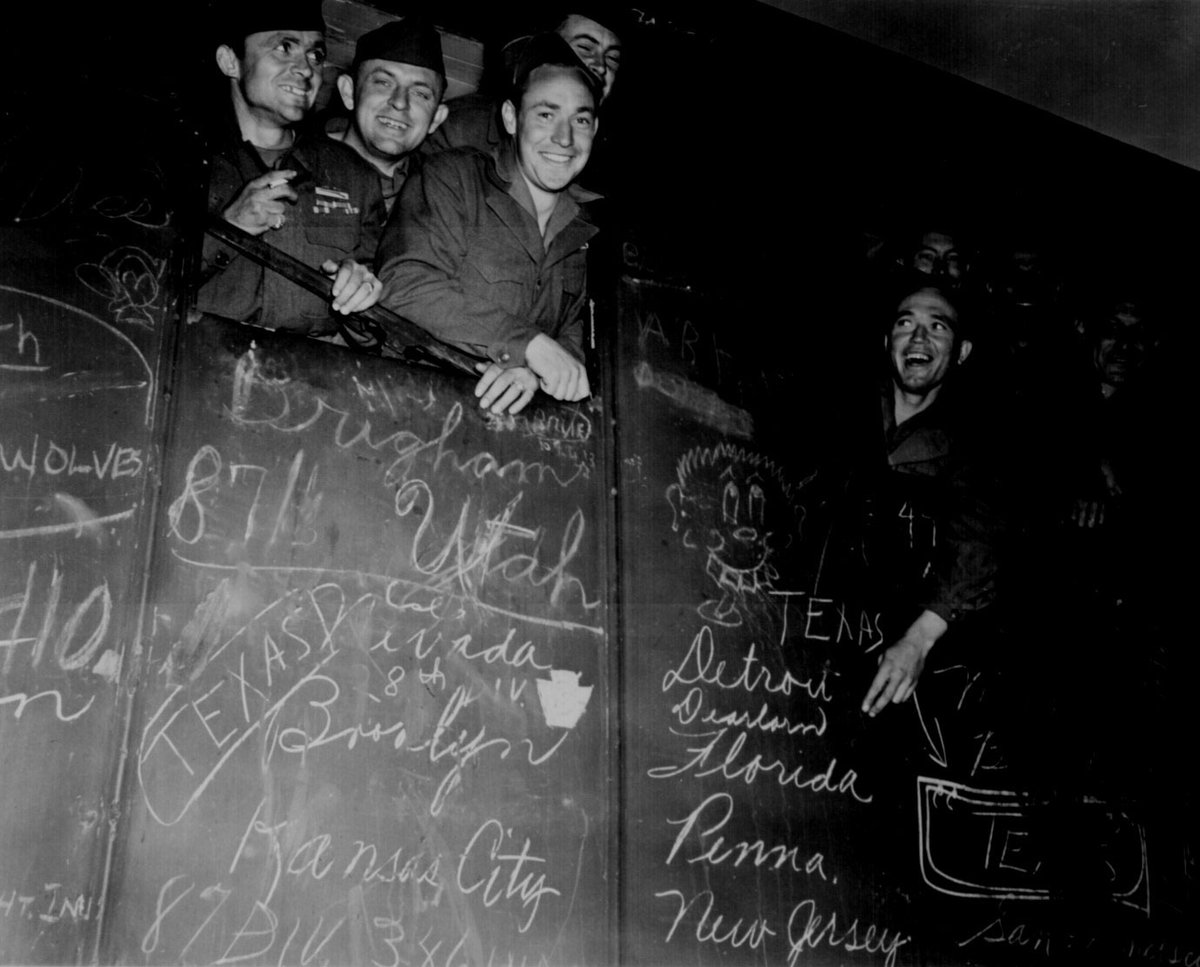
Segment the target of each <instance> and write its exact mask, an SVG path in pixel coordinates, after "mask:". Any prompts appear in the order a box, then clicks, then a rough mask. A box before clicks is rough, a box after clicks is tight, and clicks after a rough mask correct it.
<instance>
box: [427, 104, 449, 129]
mask: <svg viewBox="0 0 1200 967" xmlns="http://www.w3.org/2000/svg"><path fill="white" fill-rule="evenodd" d="M449 116H450V108H449V107H447V106H446V105H445V104H439V105H438V106H437V110H436V111H434V112H433V121H431V122H430V124H429V131H428V132H427V135H428V134H433V132H434V131H436V130H437V129H438V128H440V127H441V126H442V122H443V121H445V120H446V118H447V117H449Z"/></svg>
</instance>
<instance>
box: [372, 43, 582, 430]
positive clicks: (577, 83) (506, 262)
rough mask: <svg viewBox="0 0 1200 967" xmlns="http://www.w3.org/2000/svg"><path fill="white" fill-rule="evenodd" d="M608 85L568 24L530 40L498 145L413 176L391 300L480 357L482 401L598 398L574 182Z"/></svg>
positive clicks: (390, 250)
mask: <svg viewBox="0 0 1200 967" xmlns="http://www.w3.org/2000/svg"><path fill="white" fill-rule="evenodd" d="M599 102H600V83H599V79H598V78H597V76H596V75H595V74H594V73H593V72H592V71H590V70H589V69H588V68H587V67H586V66H585V65H584V64H583V62H582V61H580V60H579V58H578V57H577V56H576V54H575V52H574V51H573V50H572V49H571V47H570V46H569V45H568V44H567V43H566V41H564V40H563V39H562V38H561V37H560V36H559V35H558V34H553V33H551V34H543V35H539V36H538V37H535V38H534V39H532V40H531V41H530V42H529V44H528V45H527V46H526V48H525V50H524V53H523V55H522V58H521V61H520V62H519V64H518V66H517V68H516V71H515V72H514V81H513V86H512V90H511V91H510V94H509V97H508V98H507V99H506V100H505V102H504V103H503V105H502V118H503V123H504V129H505V132H506V133H507V139H506V142H505V144H504V145H502V146H501V147H500V148H498V149H497V150H496V151H494V152H493V153H491V154H485V153H483V152H481V151H478V150H476V149H474V148H461V149H455V150H451V151H447V152H444V153H442V154H440V155H436V156H435V157H433V158H431V159H430V160H429V161H427V162H426V163H425V164H424V165H423V166H422V167H421V170H420V172H419V173H417V174H416V175H414V176H412V177H410V178H409V180H408V182H407V183H406V184H405V186H404V190H403V192H402V193H401V195H400V201H399V202H398V204H397V205H396V208H395V210H394V211H393V212H392V216H391V219H390V220H389V222H388V227H387V231H386V232H385V234H384V237H383V241H382V242H381V243H380V248H379V259H378V262H379V266H380V270H379V276H380V278H381V279H382V280H383V282H384V295H383V304H384V305H386V306H387V307H388V308H389V309H392V310H394V311H395V312H398V313H399V314H400V315H402V316H405V317H406V318H408V319H411V320H412V321H413V322H415V323H417V324H418V325H419V326H422V327H423V328H425V329H427V330H428V331H430V332H431V333H433V334H434V335H435V336H437V337H438V338H439V339H441V340H443V341H445V342H448V343H452V344H454V345H456V346H458V347H459V348H461V349H463V350H465V351H466V352H468V353H470V354H472V355H474V356H475V357H476V358H477V359H478V360H479V364H478V369H479V372H480V373H482V377H481V379H480V380H479V383H478V384H477V386H476V387H475V395H476V396H478V397H480V405H481V406H483V407H485V408H488V409H490V410H491V411H492V412H494V413H504V412H508V413H516V412H518V411H519V410H521V409H522V408H523V407H524V406H525V405H526V404H527V403H528V402H529V400H530V399H531V398H532V397H533V394H534V393H535V392H536V391H537V389H538V388H539V387H540V388H541V389H542V391H543V392H545V393H546V394H548V395H549V396H552V397H554V398H555V399H560V400H580V399H583V398H584V397H585V396H587V395H589V392H590V389H589V385H588V376H587V370H586V369H585V368H584V364H583V340H582V334H583V311H584V307H585V303H586V299H587V294H586V273H587V270H586V265H587V256H586V249H587V246H588V242H589V241H590V240H591V238H592V237H593V236H594V235H595V234H596V228H595V226H594V225H593V224H592V222H591V221H590V220H589V219H588V217H587V215H586V214H585V209H584V205H585V204H586V203H587V202H588V201H591V200H593V199H595V198H596V197H597V196H596V195H593V194H591V193H590V192H585V191H583V190H582V189H581V188H579V187H578V186H577V185H575V184H574V182H575V179H576V178H577V177H578V175H579V173H580V172H581V171H582V170H583V168H584V165H586V164H587V160H588V156H589V155H590V154H591V148H592V139H593V137H594V135H595V132H596V128H597V123H598V122H597V118H596V106H597V105H598V104H599Z"/></svg>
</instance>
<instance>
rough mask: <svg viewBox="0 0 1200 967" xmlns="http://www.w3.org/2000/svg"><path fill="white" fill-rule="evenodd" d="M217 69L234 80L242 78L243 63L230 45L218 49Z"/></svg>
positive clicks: (223, 45)
mask: <svg viewBox="0 0 1200 967" xmlns="http://www.w3.org/2000/svg"><path fill="white" fill-rule="evenodd" d="M217 68H218V70H220V71H221V73H222V74H224V75H225V76H226V77H232V78H233V79H234V80H237V79H238V78H240V77H241V76H242V61H241V59H240V58H239V57H238V55H237V54H235V53H234V52H233V48H232V47H230V46H229V45H228V44H222V45H221V46H220V47H218V48H217Z"/></svg>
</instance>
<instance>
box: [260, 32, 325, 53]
mask: <svg viewBox="0 0 1200 967" xmlns="http://www.w3.org/2000/svg"><path fill="white" fill-rule="evenodd" d="M285 40H288V41H291V42H292V43H293V44H299V45H300V46H301V47H304V40H303V39H302V38H301V37H299V36H298V35H297V34H294V33H292V32H290V31H287V30H280V31H278V32H277V33H273V34H271V35H270V36H269V37H267V44H268V45H269V46H271V47H274V46H275V45H276V44H278V43H281V42H282V41H285ZM324 49H325V39H324V38H323V37H322V38H321V39H320V40H314V41H313V42H312V44H311V45H310V46H308V47H305V50H324Z"/></svg>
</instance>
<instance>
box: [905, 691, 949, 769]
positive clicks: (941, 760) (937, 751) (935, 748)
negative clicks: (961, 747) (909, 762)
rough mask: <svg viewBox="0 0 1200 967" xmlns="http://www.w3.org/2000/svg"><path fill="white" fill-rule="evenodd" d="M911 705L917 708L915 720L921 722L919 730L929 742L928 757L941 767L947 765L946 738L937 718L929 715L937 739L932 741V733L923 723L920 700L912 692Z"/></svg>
mask: <svg viewBox="0 0 1200 967" xmlns="http://www.w3.org/2000/svg"><path fill="white" fill-rule="evenodd" d="M912 699H913V706H914V707H915V708H916V710H917V721H918V722H920V723H921V731H922V732H924V733H925V741H926V742H928V743H929V758H930V759H931V760H933V762H934V763H936V764H937V765H939V766H941V767H942V768H943V769H945V768H947V767H948V766H949V762H948V760H947V757H946V739H945V738H944V737H943V736H942V726H941V723H940V722H938V720H937V719H935V718H933V716H930V719H929V720H930V721H931V722H933V728H934V731H935V732H937V741H936V742H934V741H933V734H932V733H931V732H930V731H929V726H927V725H926V724H925V716H924V714H923V713H922V712H921V702H920V700H919V699H918V698H917V693H916V692H913V697H912Z"/></svg>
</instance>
